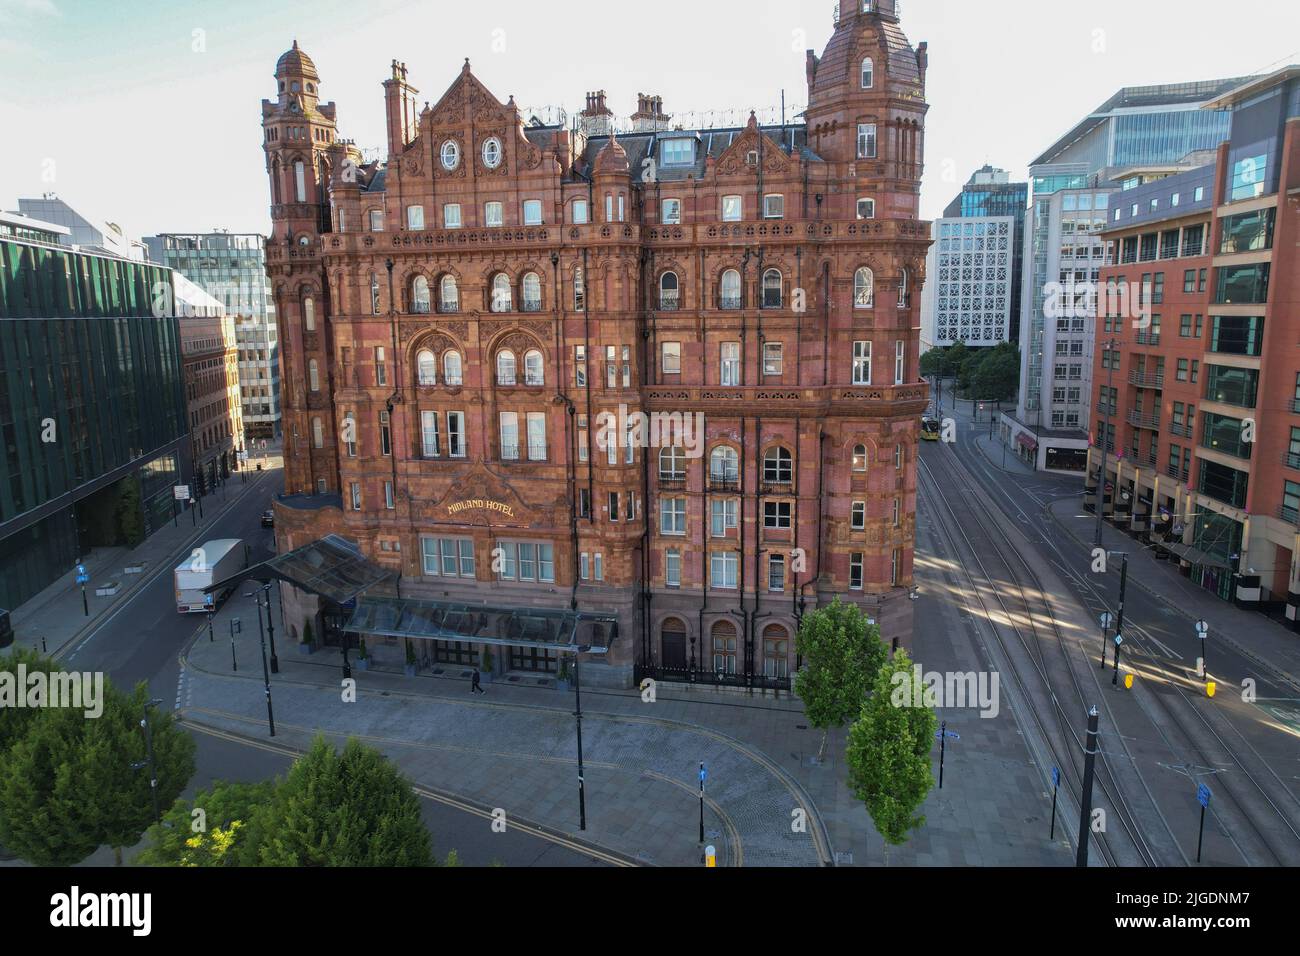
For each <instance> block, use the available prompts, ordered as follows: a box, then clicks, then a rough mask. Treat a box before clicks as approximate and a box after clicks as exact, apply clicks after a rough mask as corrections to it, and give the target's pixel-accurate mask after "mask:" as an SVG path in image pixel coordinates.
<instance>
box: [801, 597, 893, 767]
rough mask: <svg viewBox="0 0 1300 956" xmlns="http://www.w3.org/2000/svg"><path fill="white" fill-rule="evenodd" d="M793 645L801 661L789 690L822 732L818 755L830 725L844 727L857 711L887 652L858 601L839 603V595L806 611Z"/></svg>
mask: <svg viewBox="0 0 1300 956" xmlns="http://www.w3.org/2000/svg"><path fill="white" fill-rule="evenodd" d="M796 647H797V648H798V651H799V654H800V656H801V657H802V658H803V662H804V666H803V668H802V669H801V670H800V671H799V673H798V674H796V675H795V678H794V690H795V693H796V694H798V695H799V699H800V700H802V701H803V705H804V711H805V712H806V713H807V715H808V722H809V723H810V724H812V726H814V727H816V728H817V729H818V730H820V731H821V732H822V743H821V749H820V750H819V751H818V756H819V757H821V756H823V755H825V753H826V739H827V736H828V735H829V734H830V731H831V728H833V727H843V726H844V724H846V723H847V722H848V721H850V720H852V719H853V718H854V717H855V716H856V715H857V714H858V713H859V712H860V711H861V710H862V702H863V700H865V699H866V696H867V692H868V691H869V690H870V689H871V686H872V684H873V683H874V682H875V679H876V673H877V672H878V671H879V670H880V668H881V667H882V666H883V665H884V663H885V660H886V658H888V656H889V653H888V651H887V650H886V649H885V645H884V643H883V642H881V640H880V628H879V627H877V626H876V625H875V624H868V623H867V616H866V615H865V614H864V613H862V611H861V609H859V608H858V606H857V605H855V604H842V603H841V602H840V600H839V598H836V599H835V603H834V604H832V605H830V606H829V607H824V608H818V609H817V610H816V611H813V612H812V613H811V614H808V615H805V617H804V619H803V623H802V625H801V626H800V628H799V636H798V638H797V640H796Z"/></svg>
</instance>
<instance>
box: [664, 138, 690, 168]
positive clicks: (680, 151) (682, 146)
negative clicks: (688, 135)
mask: <svg viewBox="0 0 1300 956" xmlns="http://www.w3.org/2000/svg"><path fill="white" fill-rule="evenodd" d="M662 156H663V164H664V165H665V166H689V165H691V164H692V163H694V162H695V140H693V139H668V140H664V145H663V152H662Z"/></svg>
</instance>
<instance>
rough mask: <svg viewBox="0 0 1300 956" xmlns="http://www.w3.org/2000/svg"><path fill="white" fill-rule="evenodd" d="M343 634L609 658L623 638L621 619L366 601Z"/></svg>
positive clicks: (433, 603) (398, 600)
mask: <svg viewBox="0 0 1300 956" xmlns="http://www.w3.org/2000/svg"><path fill="white" fill-rule="evenodd" d="M343 630H344V631H347V632H350V633H353V634H359V635H361V636H362V637H393V638H404V639H408V640H420V641H455V642H461V643H473V644H487V645H490V646H494V647H532V648H538V649H540V650H552V651H564V652H569V653H575V652H576V653H582V654H604V653H607V652H608V651H609V649H610V647H611V645H612V644H613V643H614V641H615V640H616V639H617V637H618V618H616V617H613V616H609V615H602V614H592V613H585V612H577V611H562V610H544V609H541V608H532V607H529V608H518V607H514V608H512V607H484V606H478V605H470V604H452V603H442V602H438V601H416V600H409V599H403V598H389V597H362V598H361V599H360V600H359V601H358V602H357V609H356V611H355V612H354V613H353V615H352V619H351V620H349V621H348V623H347V624H346V625H344V627H343Z"/></svg>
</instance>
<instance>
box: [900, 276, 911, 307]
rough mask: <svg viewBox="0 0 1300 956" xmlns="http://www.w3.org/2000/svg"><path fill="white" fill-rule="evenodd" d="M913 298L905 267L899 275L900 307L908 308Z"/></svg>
mask: <svg viewBox="0 0 1300 956" xmlns="http://www.w3.org/2000/svg"><path fill="white" fill-rule="evenodd" d="M911 299H912V296H911V293H910V292H908V291H907V270H906V269H904V270H903V272H902V274H901V275H900V276H899V277H898V307H899V308H900V309H905V308H907V306H908V304H909V303H910V302H911Z"/></svg>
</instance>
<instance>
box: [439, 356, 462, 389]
mask: <svg viewBox="0 0 1300 956" xmlns="http://www.w3.org/2000/svg"><path fill="white" fill-rule="evenodd" d="M442 380H443V381H444V382H445V383H446V384H448V385H451V386H454V387H457V388H459V387H460V386H461V385H462V384H463V383H464V380H463V379H462V378H461V361H460V353H459V352H447V353H446V354H444V355H443V357H442Z"/></svg>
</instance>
